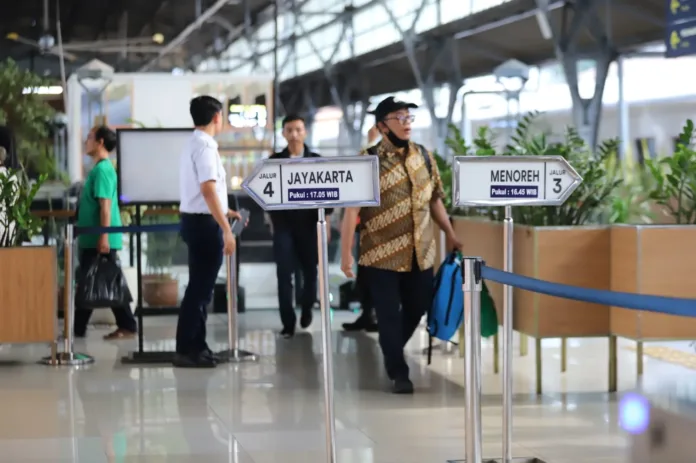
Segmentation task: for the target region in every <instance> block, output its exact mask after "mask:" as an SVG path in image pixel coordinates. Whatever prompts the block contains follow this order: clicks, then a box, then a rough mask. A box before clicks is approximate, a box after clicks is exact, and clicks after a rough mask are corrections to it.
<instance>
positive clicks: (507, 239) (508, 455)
mask: <svg viewBox="0 0 696 463" xmlns="http://www.w3.org/2000/svg"><path fill="white" fill-rule="evenodd" d="M514 235H515V230H514V222H513V220H512V207H510V206H505V220H504V221H503V240H504V245H503V246H504V247H503V260H504V270H505V271H506V272H510V273H512V272H513V268H514V262H513V253H514V248H513V246H514ZM512 290H513V289H512V286H510V285H504V286H503V312H504V315H503V463H511V462H512V384H513V376H512V336H513V332H512V318H513V299H512V294H513V293H512Z"/></svg>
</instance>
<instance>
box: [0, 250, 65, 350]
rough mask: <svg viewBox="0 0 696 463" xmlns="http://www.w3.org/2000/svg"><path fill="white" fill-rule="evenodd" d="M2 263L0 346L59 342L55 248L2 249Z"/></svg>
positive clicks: (0, 276) (0, 258) (0, 282)
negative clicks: (57, 336)
mask: <svg viewBox="0 0 696 463" xmlns="http://www.w3.org/2000/svg"><path fill="white" fill-rule="evenodd" d="M0 262H2V265H0V320H1V321H2V322H0V343H7V344H22V343H43V342H46V343H53V342H55V339H56V313H57V300H56V294H57V293H58V261H57V254H56V249H55V247H44V246H25V247H16V248H2V249H0Z"/></svg>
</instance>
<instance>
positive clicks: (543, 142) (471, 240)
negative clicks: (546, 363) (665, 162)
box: [453, 114, 621, 393]
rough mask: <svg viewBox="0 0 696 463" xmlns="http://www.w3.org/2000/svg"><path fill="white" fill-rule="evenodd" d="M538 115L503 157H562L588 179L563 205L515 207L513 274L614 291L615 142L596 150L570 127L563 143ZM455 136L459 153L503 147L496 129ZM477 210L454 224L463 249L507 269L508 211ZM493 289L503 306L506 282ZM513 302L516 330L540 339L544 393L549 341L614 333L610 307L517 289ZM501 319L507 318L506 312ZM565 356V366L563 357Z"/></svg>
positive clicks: (520, 126)
mask: <svg viewBox="0 0 696 463" xmlns="http://www.w3.org/2000/svg"><path fill="white" fill-rule="evenodd" d="M536 116H537V115H536V114H530V115H528V116H525V117H524V118H522V119H521V120H520V122H519V124H518V127H517V130H516V132H515V134H514V136H513V137H512V139H511V140H512V141H511V143H510V144H509V145H508V146H505V147H504V148H503V149H502V150H501V151H500V155H502V156H506V155H507V156H509V155H526V156H551V155H555V156H562V157H564V158H565V159H567V160H568V162H569V163H570V164H571V165H572V166H573V167H574V168H575V169H576V170H577V171H578V173H579V174H580V175H581V176H582V177H583V182H582V183H581V184H580V186H579V187H578V188H577V189H576V190H575V192H574V193H573V194H572V195H571V196H570V197H569V198H568V200H567V201H566V202H565V203H564V204H563V205H562V206H558V207H551V206H545V207H532V206H519V207H514V208H513V209H512V212H513V219H514V222H515V232H514V272H515V273H518V274H521V275H525V276H530V277H533V278H539V279H542V280H548V281H553V282H557V283H565V284H570V285H576V286H583V287H591V288H597V289H608V288H609V285H610V269H611V263H610V259H609V256H610V250H609V243H610V231H609V227H608V226H607V225H606V224H603V223H602V221H603V220H604V218H605V216H606V211H607V208H608V207H609V205H610V204H611V201H612V197H613V195H614V194H615V192H616V190H617V188H618V187H619V185H620V184H621V180H620V179H619V178H618V177H617V176H616V172H614V171H613V170H611V169H610V161H611V160H612V159H613V158H615V157H616V150H617V142H616V141H613V140H610V141H607V142H604V143H602V144H601V145H600V147H599V149H598V150H597V151H596V152H594V153H593V152H592V151H591V149H590V148H589V147H588V146H587V145H586V144H585V142H584V141H583V140H582V139H581V138H580V137H579V136H578V134H577V133H576V132H575V130H573V129H572V128H568V129H567V130H566V132H565V134H564V135H563V137H562V140H563V141H562V142H560V143H551V142H549V137H548V136H547V135H546V134H544V133H543V132H542V131H537V130H536V129H535V127H534V123H535V119H536ZM458 139H459V140H458ZM453 141H454V143H453V144H454V146H455V147H457V148H458V149H456V150H455V151H463V153H462V154H476V155H491V154H495V153H496V152H497V150H496V149H495V148H494V146H495V145H494V140H493V137H492V134H491V133H490V132H488V131H487V130H482V131H480V132H479V134H478V137H477V139H476V140H474V143H473V148H469V147H467V146H462V141H461V137H459V135H458V134H457V133H456V132H455V136H454V137H453ZM472 151H473V153H472ZM457 154H460V153H457ZM473 212H474V213H475V214H476V215H478V216H479V217H474V218H472V217H464V218H457V219H456V221H455V224H456V229H457V232H458V233H459V234H460V236H461V238H462V241H463V242H464V245H465V252H466V253H467V254H469V255H478V256H482V257H483V258H484V260H485V261H486V262H487V264H488V265H490V266H492V267H496V268H503V227H502V223H500V222H501V220H502V219H503V211H502V208H497V207H496V208H476V209H474V210H473ZM490 290H491V294H492V295H493V298H494V300H495V302H496V306H497V307H498V308H499V310H501V311H502V308H503V304H502V287H501V285H498V284H491V285H490ZM514 304H515V306H514V319H513V327H514V329H515V330H516V331H518V332H520V333H521V334H523V335H530V336H532V337H534V338H535V340H536V347H537V349H536V364H537V392H538V393H541V378H542V369H541V366H542V359H541V340H542V339H543V338H562V339H565V338H568V337H594V336H609V335H610V318H609V308H608V307H602V306H597V305H595V304H588V303H583V302H579V301H568V300H562V299H559V298H554V297H550V296H545V295H541V294H536V293H530V292H526V291H522V290H517V289H516V290H515V293H514ZM498 316H499V319H500V320H503V317H504V314H503V313H499V314H498ZM563 345H565V344H563ZM520 350H521V351H522V353H523V354H524V353H525V351H526V338H525V336H522V345H521V347H520ZM561 357H562V368H563V369H564V368H565V365H564V364H565V362H564V355H562V356H561Z"/></svg>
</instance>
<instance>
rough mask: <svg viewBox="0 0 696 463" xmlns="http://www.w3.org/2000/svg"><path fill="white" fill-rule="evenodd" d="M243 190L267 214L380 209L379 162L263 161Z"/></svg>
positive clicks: (367, 158) (354, 158) (364, 158)
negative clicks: (332, 209)
mask: <svg viewBox="0 0 696 463" xmlns="http://www.w3.org/2000/svg"><path fill="white" fill-rule="evenodd" d="M242 188H244V190H245V191H246V192H247V193H249V196H251V197H252V198H253V199H254V201H256V202H257V203H259V205H260V206H261V207H262V208H263V209H264V210H267V211H274V210H282V209H320V208H331V207H358V206H359V207H370V206H379V159H378V158H377V156H339V157H326V158H324V157H321V158H296V159H264V160H263V161H261V162H260V163H259V164H258V165H257V166H256V168H255V169H254V171H253V172H252V173H251V175H249V176H248V177H247V178H246V179H244V182H242Z"/></svg>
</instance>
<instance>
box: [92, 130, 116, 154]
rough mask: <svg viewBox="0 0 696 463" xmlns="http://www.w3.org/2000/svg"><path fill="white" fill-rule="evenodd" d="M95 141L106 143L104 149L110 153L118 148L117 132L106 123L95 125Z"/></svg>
mask: <svg viewBox="0 0 696 463" xmlns="http://www.w3.org/2000/svg"><path fill="white" fill-rule="evenodd" d="M94 141H96V142H102V143H104V149H105V150H106V151H108V152H109V153H110V152H112V151H113V150H114V148H116V132H114V131H113V130H111V129H110V128H108V127H107V126H105V125H100V126H98V127H95V128H94Z"/></svg>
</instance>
